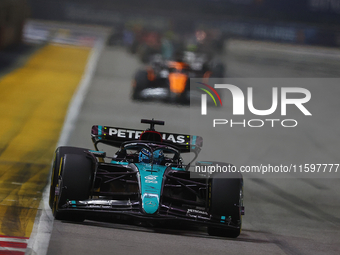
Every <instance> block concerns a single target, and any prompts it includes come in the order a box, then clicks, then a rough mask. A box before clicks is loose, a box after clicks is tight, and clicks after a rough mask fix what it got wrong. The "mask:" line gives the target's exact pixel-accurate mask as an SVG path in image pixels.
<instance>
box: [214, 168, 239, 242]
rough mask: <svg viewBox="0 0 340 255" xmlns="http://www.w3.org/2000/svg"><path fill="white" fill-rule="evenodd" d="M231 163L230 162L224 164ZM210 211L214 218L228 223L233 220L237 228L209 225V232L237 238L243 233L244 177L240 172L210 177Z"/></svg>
mask: <svg viewBox="0 0 340 255" xmlns="http://www.w3.org/2000/svg"><path fill="white" fill-rule="evenodd" d="M224 165H229V164H224ZM209 185H210V187H209V190H210V208H209V209H210V213H211V215H212V217H213V219H215V220H217V221H219V222H221V223H220V224H226V223H227V221H228V220H231V225H232V226H234V227H235V229H230V228H223V226H222V225H221V227H220V228H219V227H215V226H208V234H209V235H212V236H222V237H230V238H236V237H238V236H239V235H240V233H241V226H242V215H241V210H242V209H243V178H242V175H241V174H240V173H215V174H214V175H213V176H212V177H211V178H210V183H209Z"/></svg>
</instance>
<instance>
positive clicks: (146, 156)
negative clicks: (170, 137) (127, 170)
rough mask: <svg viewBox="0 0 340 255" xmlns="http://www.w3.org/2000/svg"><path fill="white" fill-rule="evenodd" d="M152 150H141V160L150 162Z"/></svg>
mask: <svg viewBox="0 0 340 255" xmlns="http://www.w3.org/2000/svg"><path fill="white" fill-rule="evenodd" d="M150 158H151V152H150V151H149V150H148V149H145V148H142V149H141V150H140V152H139V156H138V159H139V162H143V163H150Z"/></svg>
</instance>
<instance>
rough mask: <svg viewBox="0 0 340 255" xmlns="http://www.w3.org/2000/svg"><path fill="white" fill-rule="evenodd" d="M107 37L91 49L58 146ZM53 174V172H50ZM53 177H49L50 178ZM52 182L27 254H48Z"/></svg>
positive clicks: (73, 118)
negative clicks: (49, 200) (49, 201)
mask: <svg viewBox="0 0 340 255" xmlns="http://www.w3.org/2000/svg"><path fill="white" fill-rule="evenodd" d="M104 44H105V38H98V40H97V42H96V44H95V45H94V47H93V48H92V50H91V54H90V57H89V60H88V62H87V65H86V68H85V72H84V75H83V77H82V80H81V82H80V84H79V86H78V89H77V91H76V93H75V94H74V95H73V97H72V100H71V103H70V105H69V108H68V111H67V115H66V119H65V121H64V126H63V129H62V132H61V135H60V137H59V141H58V146H61V145H65V144H66V143H67V141H68V139H69V137H70V134H71V132H72V131H73V129H74V126H75V123H76V121H77V118H78V114H79V112H80V109H81V106H82V104H83V102H84V99H85V97H86V94H87V91H88V89H89V87H90V84H91V80H92V77H93V75H94V72H95V70H96V66H97V63H98V60H99V57H100V54H101V52H102V50H103V48H104ZM50 175H51V173H50ZM50 179H51V178H49V180H50ZM50 185H51V183H50V181H49V183H48V184H47V186H46V187H45V189H44V192H43V197H42V200H41V202H40V204H39V209H38V213H37V216H36V218H35V221H34V226H33V230H32V233H31V236H30V238H29V240H28V245H27V250H26V253H25V255H46V254H47V249H48V245H49V242H50V238H51V233H52V229H53V221H54V218H53V215H52V211H51V209H50V207H49V203H48V199H49V187H50Z"/></svg>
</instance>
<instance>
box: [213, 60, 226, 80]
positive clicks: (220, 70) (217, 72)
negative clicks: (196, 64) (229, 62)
mask: <svg viewBox="0 0 340 255" xmlns="http://www.w3.org/2000/svg"><path fill="white" fill-rule="evenodd" d="M225 69H226V68H225V66H224V64H222V63H217V64H215V65H214V66H213V68H212V74H211V78H224V75H225V71H226V70H225Z"/></svg>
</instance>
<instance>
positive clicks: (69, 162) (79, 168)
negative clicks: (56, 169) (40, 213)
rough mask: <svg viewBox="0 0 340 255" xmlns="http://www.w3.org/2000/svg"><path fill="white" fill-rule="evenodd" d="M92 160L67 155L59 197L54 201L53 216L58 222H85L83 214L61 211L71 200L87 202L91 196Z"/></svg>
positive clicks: (62, 168)
mask: <svg viewBox="0 0 340 255" xmlns="http://www.w3.org/2000/svg"><path fill="white" fill-rule="evenodd" d="M92 165H93V163H92V160H91V159H90V158H89V157H87V156H86V154H85V153H84V152H83V155H79V154H65V155H64V158H63V161H62V167H61V174H60V176H59V178H60V181H59V183H60V187H59V195H57V196H56V197H55V199H54V203H53V208H52V211H53V215H54V217H55V218H56V219H57V220H70V221H78V222H81V221H84V219H85V216H84V215H83V214H82V213H78V212H74V211H70V212H68V211H60V208H62V206H63V205H65V204H66V202H67V201H69V200H86V199H88V198H89V196H90V189H91V184H92V173H93V167H92Z"/></svg>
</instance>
